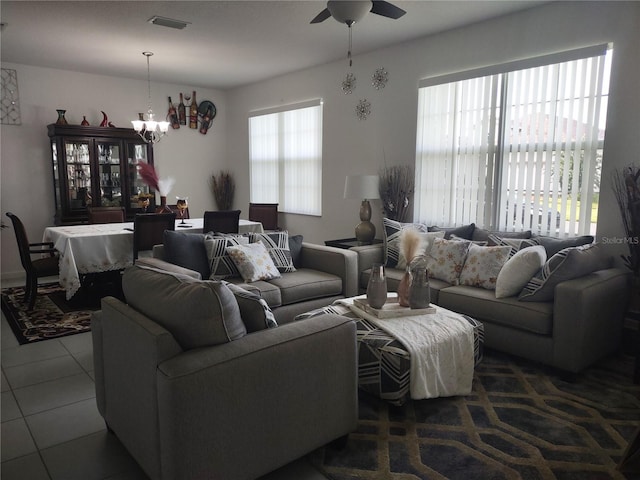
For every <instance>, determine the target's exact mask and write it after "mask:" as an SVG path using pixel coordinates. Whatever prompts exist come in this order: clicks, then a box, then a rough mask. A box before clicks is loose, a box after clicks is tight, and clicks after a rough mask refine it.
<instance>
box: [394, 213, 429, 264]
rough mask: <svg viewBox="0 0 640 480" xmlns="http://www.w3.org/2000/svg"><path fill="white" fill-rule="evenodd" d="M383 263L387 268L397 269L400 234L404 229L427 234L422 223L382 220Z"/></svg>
mask: <svg viewBox="0 0 640 480" xmlns="http://www.w3.org/2000/svg"><path fill="white" fill-rule="evenodd" d="M382 225H383V227H384V228H383V230H384V232H383V243H384V245H383V246H384V263H385V265H386V266H387V267H389V268H397V265H398V261H399V260H400V234H401V233H402V230H404V229H405V228H415V229H416V230H418V231H419V232H423V233H427V232H428V231H429V230H428V228H427V226H426V225H424V224H422V223H401V222H398V221H396V220H391V219H389V218H383V219H382Z"/></svg>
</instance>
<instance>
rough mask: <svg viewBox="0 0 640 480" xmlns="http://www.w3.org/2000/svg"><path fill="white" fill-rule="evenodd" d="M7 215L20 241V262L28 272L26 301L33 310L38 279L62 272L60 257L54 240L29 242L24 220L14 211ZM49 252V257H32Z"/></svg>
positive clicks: (25, 292) (25, 290) (25, 291)
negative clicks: (32, 256) (54, 245)
mask: <svg viewBox="0 0 640 480" xmlns="http://www.w3.org/2000/svg"><path fill="white" fill-rule="evenodd" d="M7 217H9V218H10V219H11V223H12V224H13V230H14V232H15V234H16V240H17V241H18V251H19V252H20V262H21V263H22V268H24V271H25V272H26V274H27V281H26V284H25V287H24V299H23V301H24V302H25V303H28V306H29V310H33V307H34V305H35V303H36V297H37V296H38V279H39V278H43V277H52V276H55V275H58V274H59V273H60V270H59V258H58V256H57V255H56V251H55V249H54V248H53V243H52V242H43V243H29V238H28V237H27V231H26V230H25V228H24V224H23V223H22V221H21V220H20V219H19V218H18V217H17V216H16V215H14V214H13V213H11V212H7ZM43 254H47V255H49V256H48V257H42V258H36V259H32V258H31V255H43Z"/></svg>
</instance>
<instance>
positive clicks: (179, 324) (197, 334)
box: [122, 265, 247, 350]
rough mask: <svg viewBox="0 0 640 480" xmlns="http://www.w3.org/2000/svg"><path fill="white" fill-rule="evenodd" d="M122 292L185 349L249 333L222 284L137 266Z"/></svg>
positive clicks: (126, 275) (128, 272)
mask: <svg viewBox="0 0 640 480" xmlns="http://www.w3.org/2000/svg"><path fill="white" fill-rule="evenodd" d="M122 290H123V292H124V296H125V298H126V301H127V303H128V304H129V305H130V306H131V307H132V308H134V309H136V310H137V311H139V312H140V313H142V314H144V315H146V316H147V317H149V318H150V319H152V320H153V321H155V322H157V323H158V324H160V325H162V326H163V327H164V328H166V329H167V330H168V331H169V332H171V334H172V335H173V336H174V338H175V339H176V341H177V342H178V343H179V344H180V346H181V347H182V348H183V349H185V350H189V349H192V348H198V347H205V346H209V345H218V344H221V343H227V342H230V341H231V340H235V339H238V338H240V337H243V336H244V335H246V333H247V330H246V328H245V326H244V323H243V322H242V318H241V316H240V308H239V307H238V302H237V301H236V299H235V297H234V295H233V293H231V290H229V288H228V287H227V286H226V285H224V284H223V283H221V282H216V281H210V280H206V281H201V280H195V279H193V278H192V277H188V276H186V275H179V274H175V273H170V272H166V271H163V270H159V269H155V268H149V267H143V266H139V265H134V266H132V267H129V268H127V269H126V270H125V272H124V275H123V277H122Z"/></svg>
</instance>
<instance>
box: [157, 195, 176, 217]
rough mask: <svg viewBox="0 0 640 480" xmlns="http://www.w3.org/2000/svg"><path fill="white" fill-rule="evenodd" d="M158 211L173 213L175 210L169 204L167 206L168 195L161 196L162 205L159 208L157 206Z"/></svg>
mask: <svg viewBox="0 0 640 480" xmlns="http://www.w3.org/2000/svg"><path fill="white" fill-rule="evenodd" d="M156 213H173V210H171V209H170V208H169V207H168V206H167V197H166V196H164V195H161V196H160V206H159V207H158V208H156Z"/></svg>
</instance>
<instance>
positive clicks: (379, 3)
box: [371, 0, 407, 19]
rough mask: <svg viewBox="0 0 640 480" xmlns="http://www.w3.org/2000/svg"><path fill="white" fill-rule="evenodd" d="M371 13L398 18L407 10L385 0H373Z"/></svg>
mask: <svg viewBox="0 0 640 480" xmlns="http://www.w3.org/2000/svg"><path fill="white" fill-rule="evenodd" d="M371 13H375V14H378V15H382V16H383V17H389V18H393V19H398V18H400V17H401V16H403V15H404V14H405V13H407V12H405V11H404V10H402V9H401V8H398V7H396V6H395V5H392V4H390V3H389V2H385V1H383V0H373V7H371Z"/></svg>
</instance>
